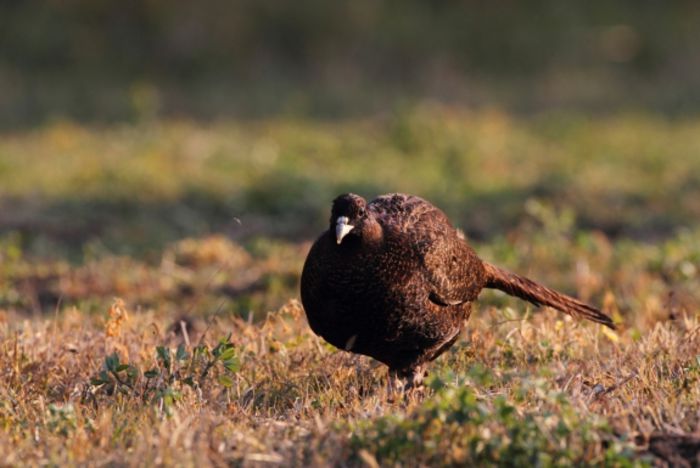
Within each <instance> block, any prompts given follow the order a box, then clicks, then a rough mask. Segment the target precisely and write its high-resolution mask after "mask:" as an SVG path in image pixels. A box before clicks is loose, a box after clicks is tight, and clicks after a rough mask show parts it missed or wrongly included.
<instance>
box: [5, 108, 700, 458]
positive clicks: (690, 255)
mask: <svg viewBox="0 0 700 468" xmlns="http://www.w3.org/2000/svg"><path fill="white" fill-rule="evenodd" d="M347 190H352V191H355V192H358V193H361V194H363V195H366V196H372V195H375V194H378V193H384V192H390V191H406V192H411V193H415V194H418V195H422V196H424V197H426V198H428V199H430V200H432V201H433V202H435V203H436V204H437V205H439V206H440V207H442V208H444V210H445V211H446V212H447V213H448V214H449V216H450V217H451V218H452V219H453V220H454V222H455V224H457V225H458V226H459V227H461V228H463V229H464V230H465V232H467V234H468V236H469V237H470V239H471V240H472V243H473V244H474V246H475V247H476V249H477V251H478V252H479V253H480V255H481V256H482V257H483V258H485V259H488V260H489V261H492V262H495V263H497V264H499V265H501V266H504V267H507V268H510V269H513V270H516V271H518V272H521V273H524V274H527V275H529V276H531V277H533V278H535V279H538V280H540V281H542V282H543V283H546V284H548V285H550V286H553V287H556V288H559V289H561V290H563V291H566V292H568V293H571V294H575V295H577V296H578V297H581V298H583V299H585V300H587V301H590V302H592V303H594V304H598V305H600V306H601V307H602V308H603V309H604V310H605V311H606V312H608V313H609V314H611V315H612V316H613V317H614V318H615V320H616V321H617V322H618V323H619V324H620V327H619V330H618V331H617V332H616V333H613V332H609V331H606V330H603V329H602V328H601V327H598V326H595V325H591V324H584V323H578V322H575V321H572V320H571V319H569V318H568V317H566V316H563V315H561V314H558V313H556V311H553V310H548V309H547V310H541V309H536V308H533V307H531V306H529V305H526V304H524V303H522V302H518V301H516V300H514V299H511V298H508V297H506V296H504V295H502V294H500V293H495V292H485V293H483V294H482V296H481V300H480V301H479V303H478V304H477V305H476V307H475V312H474V314H473V316H472V319H471V320H470V322H469V323H468V326H467V327H466V330H465V332H464V335H463V336H462V338H461V339H460V340H459V341H458V342H457V344H456V345H455V346H454V347H453V349H452V350H451V351H449V352H447V353H446V354H445V355H444V356H443V357H441V358H439V359H438V360H437V361H436V362H435V363H434V364H433V366H432V367H431V369H430V374H429V377H428V384H427V385H426V388H425V389H424V391H423V392H422V393H415V394H411V395H410V396H408V397H407V398H405V399H401V398H394V397H391V396H390V395H388V393H387V386H386V369H385V368H384V367H382V366H381V365H378V364H377V363H376V362H373V361H371V360H370V359H368V358H365V357H358V356H354V355H350V354H347V353H345V352H340V351H337V350H335V349H334V348H332V347H330V346H329V345H327V344H325V343H324V342H323V341H322V340H320V339H318V338H317V337H315V336H314V335H313V334H312V333H311V332H310V330H309V328H308V326H307V324H306V320H305V318H304V314H303V310H302V309H301V306H300V304H299V302H298V281H299V274H300V270H301V265H302V262H303V259H304V256H305V254H306V252H307V250H308V248H309V246H310V242H311V241H312V240H313V239H314V237H315V236H316V235H317V234H318V233H319V232H320V231H322V230H323V229H325V226H326V223H327V217H328V210H329V203H330V200H331V199H332V197H333V196H334V195H336V194H337V193H340V192H342V191H347ZM699 268H700V119H683V120H669V119H664V118H661V117H656V116H651V115H638V114H625V115H619V116H608V117H604V118H597V119H594V118H590V117H586V116H582V115H577V114H556V115H554V114H547V115H541V116H538V117H532V118H528V119H525V118H516V117H513V116H509V115H507V114H504V113H502V112H499V111H497V110H484V111H479V112H474V113H469V112H466V111H460V110H455V109H450V108H444V107H436V106H429V105H426V106H422V107H419V108H412V109H403V110H397V111H395V112H392V113H388V114H387V115H384V116H378V117H375V118H372V119H366V120H352V121H348V120H342V121H335V122H329V121H324V122H318V121H308V120H294V119H278V120H264V121H247V122H213V123H210V124H205V123H194V122H187V121H168V122H150V123H148V122H146V123H142V124H138V125H133V126H126V125H125V126H115V127H108V128H97V127H83V126H77V125H75V124H72V123H70V122H65V121H57V122H55V123H53V124H50V125H46V126H45V127H42V128H39V129H36V130H31V131H24V132H18V133H9V134H8V133H6V134H3V135H2V136H0V453H1V454H3V458H4V461H5V463H7V464H9V465H24V464H35V465H38V464H45V465H76V464H88V465H106V464H110V465H122V464H130V465H137V464H138V465H141V464H146V465H159V464H169V465H182V466H195V465H197V466H207V465H235V466H237V465H244V466H250V465H261V466H262V465H269V464H273V465H274V464H284V465H287V464H290V465H297V466H307V465H309V464H311V465H324V464H335V465H340V466H347V465H349V466H360V465H362V466H370V467H374V466H379V465H381V466H392V465H404V466H414V465H434V464H438V465H444V464H467V463H468V464H474V463H483V464H492V465H499V464H501V465H509V464H513V465H529V464H540V465H545V466H548V465H569V464H572V463H574V464H599V463H608V464H611V465H616V466H630V465H635V464H645V463H653V462H654V461H655V460H656V461H659V460H666V461H670V462H674V461H675V462H679V460H680V459H679V458H675V459H674V458H673V457H682V456H688V457H690V455H688V454H687V453H686V452H683V450H682V449H680V448H679V446H674V445H673V444H674V443H677V442H679V441H683V440H685V443H686V444H687V445H688V446H689V447H690V446H692V443H693V442H694V443H696V444H698V445H700V442H699V441H698V440H696V439H695V440H693V439H692V437H691V436H690V435H688V434H693V433H695V434H696V436H697V434H698V432H700V314H698V311H699V310H700V271H699ZM684 435H688V436H687V437H686V439H683V438H682V437H683V436H684ZM696 450H697V449H696ZM688 451H689V452H690V449H688ZM696 463H697V461H696Z"/></svg>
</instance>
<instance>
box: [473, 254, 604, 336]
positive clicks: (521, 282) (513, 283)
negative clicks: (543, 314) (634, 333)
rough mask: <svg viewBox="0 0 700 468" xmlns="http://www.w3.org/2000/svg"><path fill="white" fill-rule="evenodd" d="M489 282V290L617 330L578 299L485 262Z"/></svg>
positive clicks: (602, 316)
mask: <svg viewBox="0 0 700 468" xmlns="http://www.w3.org/2000/svg"><path fill="white" fill-rule="evenodd" d="M483 263H484V267H485V268H486V274H487V275H488V280H487V283H486V287H487V288H493V289H499V290H501V291H503V292H505V293H508V294H510V295H511V296H516V297H519V298H521V299H525V300H526V301H529V302H531V303H533V304H535V305H537V306H540V305H546V306H549V307H553V308H555V309H557V310H559V311H561V312H564V313H565V314H569V315H571V316H573V317H581V318H585V319H586V320H590V321H592V322H597V323H600V324H602V325H605V326H606V327H609V328H612V329H613V330H614V329H615V324H614V323H613V321H612V319H611V318H610V317H608V316H607V315H605V314H604V313H603V312H601V311H600V310H598V309H596V308H595V307H592V306H589V305H588V304H585V303H583V302H581V301H579V300H578V299H574V298H573V297H570V296H567V295H565V294H562V293H560V292H557V291H554V290H553V289H549V288H547V287H545V286H542V285H541V284H538V283H535V282H534V281H532V280H530V279H528V278H525V277H524V276H520V275H516V274H515V273H511V272H510V271H507V270H504V269H502V268H499V267H497V266H495V265H492V264H490V263H488V262H483Z"/></svg>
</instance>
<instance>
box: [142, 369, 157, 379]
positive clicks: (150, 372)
mask: <svg viewBox="0 0 700 468" xmlns="http://www.w3.org/2000/svg"><path fill="white" fill-rule="evenodd" d="M158 375H160V371H159V370H158V369H149V370H147V371H146V372H144V373H143V376H144V377H146V378H147V379H153V378H155V377H158Z"/></svg>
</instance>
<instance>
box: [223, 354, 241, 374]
mask: <svg viewBox="0 0 700 468" xmlns="http://www.w3.org/2000/svg"><path fill="white" fill-rule="evenodd" d="M223 364H224V367H225V368H226V369H227V370H228V371H230V372H238V371H239V370H241V362H240V361H239V360H238V358H237V357H233V358H231V359H227V360H225V361H224V362H223Z"/></svg>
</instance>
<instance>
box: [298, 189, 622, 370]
mask: <svg viewBox="0 0 700 468" xmlns="http://www.w3.org/2000/svg"><path fill="white" fill-rule="evenodd" d="M484 287H487V288H496V289H500V290H502V291H505V292H506V293H508V294H511V295H514V296H517V297H520V298H523V299H525V300H528V301H530V302H532V303H534V304H536V305H547V306H550V307H553V308H555V309H558V310H560V311H562V312H565V313H567V314H570V315H573V316H576V317H583V318H586V319H588V320H592V321H594V322H598V323H602V324H603V325H606V326H608V327H610V328H613V323H612V321H611V320H610V318H609V317H608V316H606V315H605V314H603V313H602V312H600V311H599V310H597V309H595V308H593V307H591V306H589V305H586V304H584V303H582V302H580V301H578V300H576V299H573V298H571V297H569V296H566V295H564V294H561V293H558V292H556V291H553V290H551V289H548V288H546V287H544V286H541V285H539V284H537V283H535V282H534V281H531V280H529V279H527V278H524V277H522V276H519V275H516V274H514V273H510V272H508V271H505V270H503V269H501V268H498V267H496V266H494V265H491V264H489V263H487V262H484V261H482V260H481V259H479V257H477V255H476V253H475V252H474V250H473V249H472V248H471V247H470V246H469V245H468V244H467V242H466V241H465V239H464V236H463V235H462V234H461V232H460V231H458V230H457V229H455V228H454V227H453V226H452V224H451V223H450V222H449V220H448V219H447V216H445V214H444V213H443V212H442V211H440V210H439V209H437V208H436V207H434V206H433V205H431V204H430V203H429V202H427V201H425V200H423V199H421V198H419V197H415V196H411V195H404V194H388V195H382V196H380V197H378V198H376V199H375V200H373V201H371V202H370V203H367V202H366V201H365V200H364V199H363V198H362V197H360V196H358V195H354V194H346V195H341V196H339V197H338V198H336V199H335V200H334V201H333V208H332V212H331V219H330V228H329V229H328V231H326V232H324V233H323V234H322V235H321V236H320V237H319V238H318V240H317V241H316V242H315V243H314V245H313V247H311V251H310V252H309V255H308V257H307V259H306V263H305V264H304V270H303V272H302V277H301V300H302V303H303V305H304V310H305V311H306V316H307V318H308V320H309V325H310V326H311V328H312V330H313V331H314V332H315V333H316V334H318V335H320V336H321V337H323V338H324V339H325V340H326V341H328V342H329V343H331V344H332V345H334V346H336V347H338V348H341V349H345V350H347V351H351V352H354V353H359V354H364V355H367V356H371V357H373V358H375V359H377V360H379V361H381V362H383V363H384V364H386V365H387V366H389V368H390V369H391V371H393V372H395V373H397V374H398V375H399V376H401V377H404V378H408V379H409V382H417V381H418V380H420V378H421V377H422V375H423V370H422V369H423V365H424V364H425V363H427V362H429V361H432V360H433V359H435V358H436V357H438V356H439V355H440V354H442V353H443V352H444V351H445V350H447V349H448V348H449V347H450V346H451V345H452V344H453V343H454V342H455V341H456V340H457V337H458V336H459V333H460V331H461V329H462V326H463V324H464V322H465V321H466V319H468V318H469V315H470V312H471V305H472V302H473V301H474V300H475V299H476V298H477V296H478V295H479V292H481V290H482V289H483V288H484Z"/></svg>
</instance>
